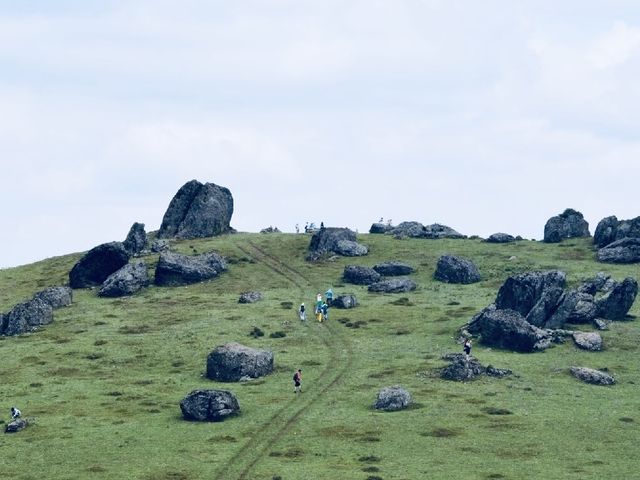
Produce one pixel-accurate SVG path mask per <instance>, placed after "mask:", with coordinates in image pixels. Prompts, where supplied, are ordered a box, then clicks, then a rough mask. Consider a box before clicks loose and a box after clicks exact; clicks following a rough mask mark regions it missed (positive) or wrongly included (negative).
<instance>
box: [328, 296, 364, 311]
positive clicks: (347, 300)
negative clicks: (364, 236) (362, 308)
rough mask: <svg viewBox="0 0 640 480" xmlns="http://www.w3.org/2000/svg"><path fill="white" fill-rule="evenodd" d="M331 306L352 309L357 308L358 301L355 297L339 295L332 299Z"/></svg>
mask: <svg viewBox="0 0 640 480" xmlns="http://www.w3.org/2000/svg"><path fill="white" fill-rule="evenodd" d="M331 306H332V307H335V308H344V309H346V308H354V307H357V306H358V300H357V299H356V296H355V295H352V294H347V295H340V296H338V297H336V298H334V299H333V301H332V302H331Z"/></svg>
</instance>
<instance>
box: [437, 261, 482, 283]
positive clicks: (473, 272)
mask: <svg viewBox="0 0 640 480" xmlns="http://www.w3.org/2000/svg"><path fill="white" fill-rule="evenodd" d="M433 276H434V278H435V279H436V280H440V281H441V282H447V283H462V284H469V283H476V282H479V281H480V272H479V271H478V267H476V266H475V264H474V263H473V262H472V261H471V260H467V259H466V258H462V257H456V256H454V255H443V256H441V257H440V258H439V259H438V265H437V267H436V271H435V273H434V275H433Z"/></svg>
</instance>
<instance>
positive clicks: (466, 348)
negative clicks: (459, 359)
mask: <svg viewBox="0 0 640 480" xmlns="http://www.w3.org/2000/svg"><path fill="white" fill-rule="evenodd" d="M462 349H463V350H464V354H465V357H466V358H467V360H469V357H470V356H471V339H470V338H467V339H466V340H465V341H464V346H463V347H462Z"/></svg>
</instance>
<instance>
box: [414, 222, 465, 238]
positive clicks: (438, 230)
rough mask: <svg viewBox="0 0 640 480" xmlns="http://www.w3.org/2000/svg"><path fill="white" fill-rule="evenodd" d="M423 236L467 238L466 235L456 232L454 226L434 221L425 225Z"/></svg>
mask: <svg viewBox="0 0 640 480" xmlns="http://www.w3.org/2000/svg"><path fill="white" fill-rule="evenodd" d="M422 237H424V238H432V239H437V238H467V237H466V236H465V235H462V234H461V233H458V232H456V231H455V230H454V229H453V228H451V227H447V226H446V225H441V224H439V223H434V224H432V225H427V226H425V227H424V230H423V234H422Z"/></svg>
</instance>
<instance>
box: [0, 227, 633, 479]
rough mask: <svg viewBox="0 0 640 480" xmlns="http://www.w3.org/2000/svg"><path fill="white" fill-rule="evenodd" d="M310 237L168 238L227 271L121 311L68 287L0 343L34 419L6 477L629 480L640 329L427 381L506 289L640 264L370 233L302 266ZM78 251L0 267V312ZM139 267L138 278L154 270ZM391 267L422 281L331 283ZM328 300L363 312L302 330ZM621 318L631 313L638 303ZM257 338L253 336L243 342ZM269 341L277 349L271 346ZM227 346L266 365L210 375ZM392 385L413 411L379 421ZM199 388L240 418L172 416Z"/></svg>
mask: <svg viewBox="0 0 640 480" xmlns="http://www.w3.org/2000/svg"><path fill="white" fill-rule="evenodd" d="M309 239H310V237H309V236H307V235H302V234H301V235H294V234H269V235H261V234H235V235H228V236H223V237H218V238H212V239H202V240H189V241H182V242H176V243H175V244H174V245H173V248H174V249H175V250H177V251H179V252H182V253H187V254H192V253H196V252H197V253H203V252H206V251H210V250H216V251H218V252H219V253H221V254H222V255H223V256H225V257H226V258H227V259H228V260H229V263H230V268H229V271H228V272H227V273H225V274H223V275H222V276H221V277H220V278H219V279H216V280H214V281H211V282H205V283H200V284H196V285H191V286H187V287H177V288H159V287H150V288H148V289H146V290H144V291H143V292H141V293H139V294H137V295H135V296H133V297H130V298H120V299H104V298H98V297H97V296H96V293H95V290H93V291H92V290H76V291H74V304H73V305H72V306H70V307H67V308H64V309H61V310H57V311H56V312H55V314H54V318H55V320H54V323H52V324H51V325H48V326H46V327H43V328H42V329H41V330H40V331H38V332H36V333H33V334H28V335H23V336H19V337H4V338H2V337H0V358H2V362H1V364H0V374H1V377H0V378H1V382H2V383H1V389H2V395H1V398H2V402H1V403H2V404H1V405H0V408H2V411H3V412H6V415H5V417H4V418H5V420H8V412H9V407H10V406H12V405H16V406H18V407H19V408H20V409H21V410H22V411H23V414H24V415H25V416H26V417H32V418H33V419H34V420H35V424H34V425H33V426H31V427H29V428H28V429H26V430H25V431H23V432H20V433H18V434H14V435H4V436H3V437H2V440H1V442H0V478H11V479H24V480H26V479H40V478H47V479H84V478H87V479H88V478H91V479H114V478H123V479H124V478H131V479H144V480H160V479H163V480H187V479H203V478H206V479H218V480H222V479H225V480H226V479H239V478H246V479H269V480H271V479H277V478H280V479H282V480H291V479H305V480H307V479H309V480H310V479H336V480H337V479H362V480H366V479H369V480H379V479H384V480H393V479H396V480H399V479H422V478H430V479H446V478H467V479H498V478H504V479H525V478H526V479H561V478H562V479H564V478H566V479H600V478H624V479H630V478H640V473H638V469H637V462H636V459H635V455H634V454H633V452H636V451H637V440H638V438H639V434H640V428H639V424H640V413H638V408H639V406H640V400H639V396H638V387H637V385H638V384H640V362H639V361H638V353H639V352H640V347H638V338H639V334H640V328H639V327H638V322H637V321H631V322H616V323H613V324H612V325H611V328H610V330H608V331H605V332H603V333H602V335H603V338H604V342H605V350H604V351H602V352H599V353H589V352H585V351H581V350H578V349H576V348H575V347H574V346H573V344H572V343H571V342H567V343H565V344H562V345H557V346H555V347H553V348H551V349H549V350H547V351H545V352H542V353H535V354H518V353H512V352H508V351H501V350H495V349H489V348H485V347H483V346H482V345H475V347H474V355H475V356H476V357H477V358H478V359H479V360H480V361H481V362H482V363H483V364H485V365H486V364H492V365H494V366H496V367H498V368H509V369H511V370H513V371H514V375H513V376H512V377H508V378H504V379H495V378H483V379H480V380H477V381H473V382H468V383H457V382H448V381H445V380H441V379H440V378H439V377H438V369H439V368H441V367H443V366H444V365H445V362H443V361H442V360H441V356H442V354H444V353H446V352H451V351H455V352H459V351H460V350H461V348H460V346H459V345H457V344H456V343H455V341H454V338H453V337H454V335H455V332H456V330H457V329H458V328H459V327H460V326H461V325H462V324H463V323H465V322H467V321H468V320H469V319H470V318H471V316H472V315H473V314H474V313H476V312H477V311H478V310H480V309H481V308H482V307H484V306H486V305H487V304H489V303H491V302H492V301H493V300H494V299H495V295H496V293H497V290H498V288H499V286H500V285H501V284H502V283H503V281H504V280H505V279H506V277H507V276H509V275H513V274H517V273H520V272H523V271H527V270H533V269H552V268H558V269H561V270H564V271H565V272H566V273H567V276H568V281H569V284H570V285H576V284H578V283H579V282H580V281H581V280H584V279H586V278H588V277H592V276H594V275H595V274H596V273H597V272H598V271H605V272H607V273H610V274H612V275H613V276H614V278H616V279H618V280H621V279H623V278H624V277H625V276H629V275H630V276H634V277H637V274H638V267H637V266H633V265H627V266H620V265H603V264H598V263H597V262H595V261H594V254H593V251H592V249H591V244H590V240H588V239H580V240H570V241H565V242H563V243H561V244H551V245H548V244H543V243H539V242H529V241H522V242H518V243H515V244H506V245H495V244H486V243H483V242H481V241H479V240H437V241H436V240H423V239H407V240H395V239H393V238H390V237H387V236H381V235H360V236H359V241H360V242H361V243H364V244H366V245H368V246H369V247H370V254H369V255H368V256H366V257H361V258H357V259H353V258H341V259H339V260H337V261H334V262H324V263H319V264H310V263H307V262H305V261H304V257H305V254H306V249H307V247H308V243H309ZM445 253H452V254H458V255H462V256H465V257H468V258H470V259H472V260H473V261H474V262H475V263H476V264H477V265H478V267H479V269H480V271H481V273H482V274H483V281H482V282H480V283H477V284H474V285H448V284H442V283H440V282H436V281H434V280H433V278H432V276H433V272H434V269H435V265H436V262H437V259H438V257H439V256H440V255H442V254H445ZM512 256H515V257H517V258H516V259H515V260H509V258H510V257H512ZM79 257H80V255H79V254H74V255H68V256H64V257H57V258H53V259H48V260H45V261H42V262H38V263H35V264H32V265H28V266H24V267H19V268H13V269H7V270H2V271H0V311H3V312H4V311H7V310H9V309H10V308H11V307H12V306H13V305H14V304H16V303H18V302H19V301H23V300H26V299H28V298H30V297H31V295H32V294H33V293H35V292H36V291H38V290H41V289H43V288H44V287H47V286H51V285H60V284H64V283H66V282H67V281H68V276H67V275H68V272H69V270H70V269H71V267H72V266H73V264H74V263H75V262H76V261H77V260H78V258H79ZM145 260H146V261H147V263H148V265H149V269H150V272H151V271H152V270H153V266H154V264H155V261H156V260H157V257H156V256H149V257H145ZM388 260H401V261H404V262H407V263H409V264H411V265H413V266H415V267H416V268H417V272H416V273H415V274H414V275H412V278H413V279H414V280H415V281H416V282H417V283H418V285H419V288H418V290H417V291H415V292H412V293H409V294H399V295H398V294H396V295H382V294H370V293H368V292H367V291H366V288H365V287H360V286H354V285H344V284H342V282H341V274H342V271H343V268H344V266H345V265H347V264H361V265H367V266H373V265H374V264H376V263H379V262H383V261H388ZM328 287H333V290H334V292H335V293H336V294H341V293H355V294H356V296H357V297H358V300H359V301H360V303H361V305H360V306H359V307H358V308H356V309H352V310H337V309H333V310H331V319H330V321H329V322H327V323H326V324H322V325H320V324H318V323H316V322H314V321H313V320H312V319H311V318H310V319H309V320H308V322H307V324H303V323H302V322H300V321H299V320H298V319H297V315H296V309H297V306H298V305H299V303H300V302H302V301H304V302H306V304H307V305H312V303H313V301H314V298H315V294H316V293H317V292H324V291H325V290H327V288H328ZM247 290H259V291H261V292H262V293H263V294H264V300H263V301H261V302H258V303H255V304H249V305H243V304H239V303H238V297H239V294H240V293H241V292H243V291H247ZM630 313H631V314H633V315H635V316H637V315H638V314H639V313H640V304H639V303H638V302H637V303H636V304H635V305H634V307H633V308H632V310H631V312H630ZM254 327H259V328H260V329H262V330H263V331H264V332H265V335H264V336H263V337H258V338H254V337H251V336H249V333H250V332H251V330H252V329H253V328H254ZM582 329H590V327H588V326H585V327H582ZM275 332H284V333H285V334H286V336H285V337H283V338H271V337H270V334H272V333H275ZM230 341H237V342H240V343H243V344H245V345H248V346H251V347H256V348H263V349H271V350H273V352H274V353H275V364H276V370H275V372H274V373H273V374H272V375H269V376H268V377H265V378H264V379H259V380H256V381H252V382H248V383H243V384H238V383H228V384H222V383H217V382H214V381H211V380H208V379H206V378H205V377H204V376H203V372H204V370H205V367H206V357H207V355H208V353H209V352H210V351H211V350H212V349H213V348H215V347H216V346H218V345H221V344H223V343H226V342H230ZM572 365H581V366H588V367H593V368H599V369H602V368H607V369H609V371H610V372H611V373H612V374H613V375H614V376H615V377H616V379H617V380H618V384H617V385H615V386H613V387H597V386H590V385H586V384H583V383H581V382H579V381H578V380H576V379H574V378H573V377H572V376H570V375H569V373H568V368H569V367H570V366H572ZM296 368H302V369H303V373H304V384H303V385H304V393H303V394H302V395H300V396H299V397H296V396H295V395H294V393H293V388H292V382H291V376H292V373H293V371H294V369H296ZM397 384H398V385H402V386H404V387H405V388H406V389H408V390H409V392H410V393H411V394H412V396H413V398H414V401H415V402H416V403H415V405H414V406H413V407H412V408H410V409H408V410H405V411H400V412H394V413H381V412H377V411H374V410H372V409H371V405H372V404H373V402H374V401H375V398H376V394H377V392H378V391H379V389H381V388H382V387H385V386H390V385H397ZM197 388H222V389H228V390H231V391H232V392H234V393H235V394H236V395H237V397H238V399H239V402H240V406H241V409H242V412H241V415H239V416H237V417H235V418H232V419H229V420H227V421H225V422H222V423H193V422H187V421H184V420H183V419H182V417H181V414H180V409H179V406H178V404H179V402H180V400H181V399H182V398H184V396H186V395H187V394H188V393H189V392H190V391H191V390H194V389H197Z"/></svg>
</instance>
